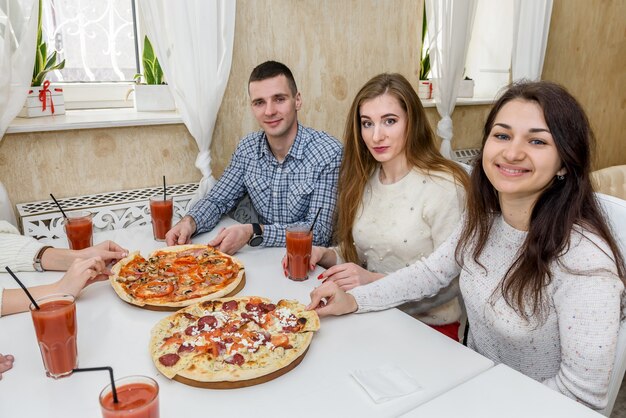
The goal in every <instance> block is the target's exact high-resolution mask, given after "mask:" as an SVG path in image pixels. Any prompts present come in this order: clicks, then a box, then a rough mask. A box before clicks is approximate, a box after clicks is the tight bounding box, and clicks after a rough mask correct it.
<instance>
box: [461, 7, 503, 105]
mask: <svg viewBox="0 0 626 418" xmlns="http://www.w3.org/2000/svg"><path fill="white" fill-rule="evenodd" d="M513 10H514V7H513V0H478V4H477V5H476V14H475V17H474V26H473V29H472V37H471V40H470V43H469V46H468V50H467V57H466V60H465V75H466V76H468V77H469V78H471V79H473V80H474V83H475V85H474V97H475V98H489V99H493V98H494V97H495V95H496V94H497V93H498V91H499V90H500V89H501V88H502V87H504V86H506V85H507V84H508V83H509V79H510V74H511V53H512V49H513V27H514V25H513V23H514V22H513Z"/></svg>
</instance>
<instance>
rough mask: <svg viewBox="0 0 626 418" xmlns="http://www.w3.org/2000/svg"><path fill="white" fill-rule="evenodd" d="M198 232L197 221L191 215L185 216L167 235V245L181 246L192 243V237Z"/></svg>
mask: <svg viewBox="0 0 626 418" xmlns="http://www.w3.org/2000/svg"><path fill="white" fill-rule="evenodd" d="M194 232H196V221H194V220H193V218H192V217H191V216H189V215H187V216H184V217H183V219H181V220H180V221H178V223H177V224H176V225H174V227H173V228H172V229H170V230H169V231H167V234H165V242H166V243H167V245H169V246H172V245H181V244H189V243H191V236H192V235H193V233H194Z"/></svg>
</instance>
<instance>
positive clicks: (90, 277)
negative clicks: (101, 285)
mask: <svg viewBox="0 0 626 418" xmlns="http://www.w3.org/2000/svg"><path fill="white" fill-rule="evenodd" d="M107 274H109V271H108V270H107V268H106V265H105V264H104V261H102V258H100V257H91V258H87V259H85V260H81V259H76V260H74V262H73V263H72V265H71V266H70V268H69V269H68V270H67V273H65V275H64V276H63V277H62V278H61V280H59V281H58V282H56V283H55V285H54V286H55V288H56V289H55V290H56V292H57V293H68V294H71V295H73V296H74V297H76V296H78V294H79V293H80V291H81V290H83V288H85V287H87V286H89V285H90V284H92V283H95V282H99V281H102V280H107V278H108V276H107Z"/></svg>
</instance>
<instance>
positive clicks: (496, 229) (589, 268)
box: [350, 217, 624, 409]
mask: <svg viewBox="0 0 626 418" xmlns="http://www.w3.org/2000/svg"><path fill="white" fill-rule="evenodd" d="M459 234H460V228H459V230H457V231H456V232H455V233H453V234H452V235H451V236H450V238H449V239H448V240H447V241H446V242H445V243H444V244H443V245H442V246H440V247H439V248H438V249H437V250H436V251H435V252H434V253H433V254H432V256H431V257H429V258H428V259H426V260H424V261H422V262H417V263H415V264H413V265H411V266H409V267H407V268H404V269H402V270H399V271H397V272H395V273H393V274H390V275H389V276H387V277H385V278H383V279H381V280H378V281H376V282H374V283H371V284H369V285H367V286H361V287H357V288H355V289H353V290H351V291H350V293H351V294H352V295H353V296H354V297H355V299H356V301H357V303H358V306H359V312H366V311H373V310H381V309H387V308H390V307H393V306H397V305H399V304H401V303H403V302H406V301H409V300H419V299H421V298H423V297H427V296H430V295H433V294H435V293H437V291H438V289H440V288H441V287H442V286H445V285H447V284H448V283H449V282H450V280H451V279H452V278H453V277H455V276H456V275H458V274H459V273H460V274H461V276H460V286H461V293H462V296H463V299H464V302H465V306H466V308H467V316H468V320H469V323H470V334H469V342H468V345H469V346H470V347H471V348H473V349H474V350H476V351H477V352H478V353H480V354H482V355H484V356H485V357H487V358H489V359H491V360H493V361H494V362H496V363H504V364H506V365H508V366H510V367H512V368H514V369H516V370H518V371H520V372H522V373H524V374H526V375H528V376H530V377H532V378H533V379H536V380H538V381H540V382H543V383H544V384H545V385H547V386H549V387H550V388H553V389H555V390H557V391H559V392H561V393H563V394H564V395H566V396H569V397H571V398H574V399H578V400H580V401H581V402H583V403H585V404H587V405H589V406H591V407H592V408H595V409H601V408H604V407H605V406H606V403H607V391H608V383H609V378H610V376H611V370H612V368H613V362H614V356H615V346H616V343H617V334H618V330H619V323H620V316H621V310H620V306H621V302H622V298H623V293H624V292H623V290H624V285H623V284H622V282H621V281H620V279H619V277H618V276H617V270H616V266H615V263H614V262H613V261H612V259H611V258H610V257H609V256H607V254H611V253H610V251H609V249H608V247H607V246H606V244H605V243H604V242H602V241H601V240H600V239H599V238H598V237H597V236H596V235H594V234H591V233H589V232H588V231H584V230H582V229H580V228H576V230H574V231H573V232H572V234H571V244H570V247H569V250H568V251H567V253H565V254H563V255H562V256H561V257H560V258H559V259H558V260H557V261H556V262H554V263H553V264H552V266H551V272H552V276H553V278H552V281H551V283H550V284H549V285H548V286H547V287H546V289H545V296H546V301H547V305H546V308H547V310H546V314H545V320H544V321H539V320H538V318H531V320H530V323H528V322H526V321H525V320H523V319H522V318H521V317H520V316H519V315H518V314H516V313H515V312H514V311H513V309H512V308H511V307H509V306H508V305H507V304H506V302H505V301H504V299H503V297H502V295H501V293H500V292H498V285H499V284H500V281H501V279H502V277H503V276H504V274H505V273H506V271H507V269H508V268H509V266H510V265H511V264H512V262H513V261H514V259H515V258H516V256H517V253H518V251H519V249H520V246H521V245H522V243H523V241H524V239H525V237H526V232H522V231H518V230H516V229H514V228H512V227H511V226H509V225H508V224H507V223H506V222H504V220H503V219H502V218H501V217H498V218H497V219H496V220H495V222H494V225H493V227H492V231H491V234H490V237H489V239H488V241H487V243H486V245H485V248H484V250H483V253H482V255H481V257H480V260H479V261H480V263H481V264H482V265H483V266H484V268H483V267H481V266H480V265H478V264H477V263H476V262H475V261H474V260H473V258H472V256H471V255H470V254H465V255H464V256H463V259H462V260H461V262H462V266H459V265H458V264H457V263H456V261H455V258H454V251H455V248H456V244H457V242H458V239H459ZM492 295H497V296H492Z"/></svg>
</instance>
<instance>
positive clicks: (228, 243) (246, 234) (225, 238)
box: [208, 224, 252, 255]
mask: <svg viewBox="0 0 626 418" xmlns="http://www.w3.org/2000/svg"><path fill="white" fill-rule="evenodd" d="M251 236H252V225H250V224H242V225H232V226H229V227H228V228H222V230H221V231H220V233H219V234H217V236H216V237H215V238H213V239H212V240H211V241H209V242H208V244H209V245H211V246H213V247H216V248H217V249H218V250H220V251H221V252H223V253H226V254H231V255H232V254H235V253H236V252H237V251H239V250H240V249H241V247H243V246H244V245H246V244H247V243H248V240H249V239H250V237H251Z"/></svg>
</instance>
